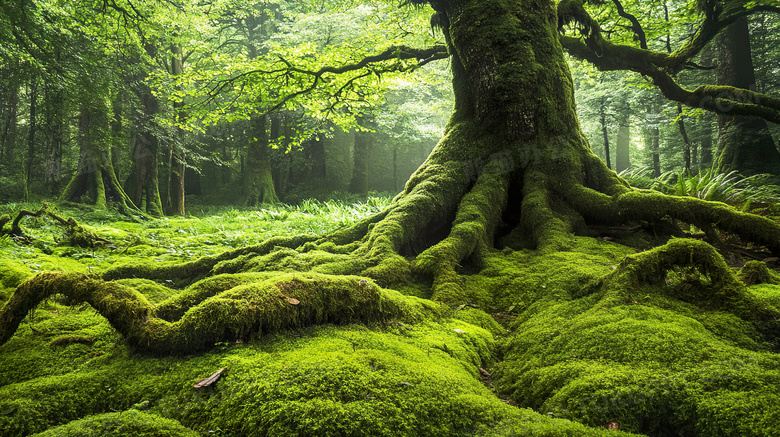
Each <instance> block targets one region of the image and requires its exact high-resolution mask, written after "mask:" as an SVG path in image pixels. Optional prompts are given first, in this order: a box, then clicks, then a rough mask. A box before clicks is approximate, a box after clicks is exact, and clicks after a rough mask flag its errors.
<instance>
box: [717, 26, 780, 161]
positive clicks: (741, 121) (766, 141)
mask: <svg viewBox="0 0 780 437" xmlns="http://www.w3.org/2000/svg"><path fill="white" fill-rule="evenodd" d="M716 43H717V48H718V70H717V80H718V85H728V86H734V87H737V88H743V89H750V90H755V89H756V77H755V72H754V70H753V59H752V54H751V50H750V32H749V31H748V19H747V18H746V17H743V18H740V19H738V20H737V21H736V22H735V23H734V24H732V25H730V26H729V27H727V28H726V29H724V30H723V31H722V32H721V33H720V34H719V35H718V37H717V38H716ZM748 103H749V102H748ZM726 109H728V108H726ZM715 168H716V169H717V171H719V172H724V173H725V172H729V171H732V170H736V171H738V172H739V173H741V174H743V175H746V176H748V175H752V174H757V173H769V174H773V175H780V152H778V151H777V147H776V146H775V142H774V139H773V138H772V134H771V133H770V132H769V129H768V128H767V124H766V121H764V119H762V118H758V117H747V116H729V115H718V156H717V159H716V163H715Z"/></svg>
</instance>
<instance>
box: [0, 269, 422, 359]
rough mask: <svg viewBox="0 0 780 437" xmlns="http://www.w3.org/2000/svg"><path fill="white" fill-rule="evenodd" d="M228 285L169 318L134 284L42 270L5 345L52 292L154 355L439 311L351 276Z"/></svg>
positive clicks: (17, 304)
mask: <svg viewBox="0 0 780 437" xmlns="http://www.w3.org/2000/svg"><path fill="white" fill-rule="evenodd" d="M223 279H224V278H223ZM224 285H227V286H229V287H230V288H227V289H225V290H222V291H218V292H216V293H202V291H203V289H202V288H201V289H197V288H196V289H195V290H194V291H193V292H192V293H190V295H189V296H188V297H190V298H192V302H187V303H197V305H196V306H193V307H189V308H185V307H184V306H183V305H181V306H178V309H179V311H178V312H177V311H174V310H173V308H174V307H177V305H175V304H173V303H168V304H167V305H164V306H163V307H162V308H161V311H160V313H161V314H160V315H163V316H168V317H170V316H179V315H180V318H178V319H177V320H175V321H168V320H164V319H162V318H160V317H159V316H158V314H157V308H155V307H154V306H153V305H151V304H150V303H149V302H148V301H147V300H146V298H144V297H143V295H141V294H140V293H138V292H137V291H136V290H135V289H133V288H130V287H127V286H124V285H121V284H118V283H116V282H106V281H102V280H100V279H98V278H96V277H94V276H89V275H85V274H82V273H58V272H46V273H40V274H38V275H37V276H35V277H34V278H32V279H30V280H28V281H26V282H25V283H24V284H22V285H21V286H19V288H18V289H17V290H16V292H15V293H14V295H13V296H12V297H11V299H10V300H9V301H8V302H7V303H6V305H5V306H4V307H3V309H2V312H0V343H4V342H6V341H8V339H9V338H10V337H11V336H12V335H13V333H14V332H15V331H16V329H17V327H18V326H19V323H21V321H22V320H23V319H24V318H25V317H26V315H27V313H28V311H29V310H31V309H33V308H35V307H36V306H37V305H38V304H39V303H40V302H41V301H42V300H44V299H46V298H47V297H49V296H51V295H53V294H62V295H64V296H66V297H67V298H68V299H70V301H71V302H72V303H78V302H87V303H89V304H90V305H91V306H92V307H93V308H95V310H97V311H98V312H99V313H100V314H101V315H102V316H103V317H105V318H106V319H107V320H108V322H109V323H110V324H111V326H112V327H113V328H114V329H116V330H117V332H119V333H120V334H121V335H122V336H123V337H124V339H125V341H126V342H127V344H128V345H130V346H132V347H134V348H137V349H139V350H141V351H144V352H147V353H153V354H180V353H188V352H193V351H198V350H203V349H206V348H209V347H212V346H213V345H214V344H215V343H217V342H223V341H234V340H238V339H244V338H247V337H249V336H252V335H262V334H265V333H268V332H275V331H278V330H282V329H288V328H294V327H301V326H307V325H313V324H321V323H336V324H341V323H352V322H359V323H365V324H369V323H372V322H379V321H383V320H388V319H394V318H401V319H404V320H408V319H412V320H414V319H415V318H422V317H423V315H428V316H430V315H433V314H435V313H436V311H437V310H436V305H435V304H433V303H430V302H425V301H422V300H419V299H414V298H407V297H404V296H402V295H400V294H399V293H397V292H393V291H387V290H383V289H381V288H379V287H377V286H376V285H375V284H373V283H371V282H369V281H367V280H365V279H361V278H359V277H354V276H352V277H349V276H338V277H334V276H327V275H317V274H287V275H274V276H272V277H270V278H268V279H265V280H259V281H251V282H244V283H242V281H240V280H239V281H237V282H234V283H232V284H231V283H230V281H228V282H227V283H223V286H224ZM219 288H220V287H217V288H216V290H213V291H217V290H219ZM199 293H200V294H199ZM198 294H199V295H198ZM196 295H197V296H196ZM201 299H202V300H201ZM177 303H178V304H181V303H183V300H179V302H177Z"/></svg>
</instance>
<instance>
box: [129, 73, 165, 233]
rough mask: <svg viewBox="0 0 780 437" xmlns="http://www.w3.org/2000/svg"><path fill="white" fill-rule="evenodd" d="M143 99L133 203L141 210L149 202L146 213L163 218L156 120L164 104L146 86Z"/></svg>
mask: <svg viewBox="0 0 780 437" xmlns="http://www.w3.org/2000/svg"><path fill="white" fill-rule="evenodd" d="M139 98H140V100H141V107H142V108H143V114H142V115H141V117H140V120H139V121H138V127H137V129H138V132H137V134H136V138H135V147H134V150H133V164H134V167H135V168H134V171H133V173H134V176H135V180H134V183H133V184H132V185H133V190H132V193H133V202H134V203H135V204H136V205H138V206H139V207H140V206H141V205H142V204H143V201H144V200H146V208H145V210H146V212H148V213H149V214H151V215H153V216H155V217H159V216H162V215H163V207H162V199H161V198H160V182H159V174H158V169H157V167H158V165H157V164H158V156H159V141H158V139H157V136H156V135H155V133H154V130H153V126H154V125H153V123H154V117H155V116H156V115H157V113H159V112H160V103H159V102H158V100H157V98H156V97H155V96H154V95H153V94H152V91H151V89H149V88H148V87H147V86H146V85H141V89H140V91H139ZM144 197H145V199H144Z"/></svg>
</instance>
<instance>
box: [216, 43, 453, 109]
mask: <svg viewBox="0 0 780 437" xmlns="http://www.w3.org/2000/svg"><path fill="white" fill-rule="evenodd" d="M448 56H449V54H448V53H447V48H446V47H445V46H442V45H437V46H433V47H429V48H425V49H416V48H411V47H405V46H393V47H390V48H388V49H386V50H385V51H383V52H382V53H379V54H376V55H371V56H366V57H365V58H363V59H361V60H360V61H358V62H354V63H351V64H345V65H341V66H326V67H322V68H320V69H319V70H307V69H303V68H298V67H296V66H294V65H293V64H292V63H291V62H289V61H287V60H286V59H284V58H282V57H279V62H280V63H281V64H283V66H282V67H280V68H275V69H271V70H264V69H256V70H250V71H247V72H244V73H241V74H238V75H236V76H233V77H231V78H229V79H224V80H220V81H219V82H218V83H216V84H215V85H213V86H212V87H211V88H210V90H209V93H208V94H209V95H208V97H207V98H206V99H204V100H203V101H202V102H200V105H204V104H208V103H210V102H212V101H214V100H215V99H216V98H217V96H218V95H219V94H220V93H221V92H222V91H224V90H225V89H227V88H228V87H231V86H233V85H234V84H236V83H238V82H241V81H243V80H245V79H247V78H248V77H250V76H254V75H265V76H275V77H277V78H282V77H284V78H291V77H292V76H293V75H302V76H304V77H309V78H310V79H309V85H307V86H305V87H303V88H302V89H300V90H298V91H296V92H293V93H290V94H287V95H286V96H283V97H281V98H280V99H279V101H278V102H277V103H275V104H274V105H272V106H270V107H269V108H268V109H266V110H265V111H263V113H262V114H261V115H266V114H269V113H271V112H274V111H276V110H279V109H280V108H282V107H284V106H285V105H286V104H287V103H288V102H290V101H291V100H293V99H295V98H297V97H299V96H301V95H304V94H308V93H310V92H312V91H313V90H314V89H316V88H317V87H318V86H319V85H320V84H321V83H323V82H325V80H324V77H325V76H326V75H329V74H334V75H340V74H345V73H350V72H354V71H359V70H362V69H369V66H372V65H374V64H381V63H384V62H388V61H397V62H396V63H391V64H388V65H385V66H382V67H375V68H370V69H369V73H370V74H377V75H381V74H383V73H389V72H403V71H411V70H414V69H417V68H419V67H421V66H423V65H425V64H428V63H430V62H432V61H435V60H439V59H445V58H447V57H448ZM407 60H416V61H417V62H416V63H413V64H406V63H402V62H401V61H407ZM367 75H368V74H362V75H361V77H365V76H367ZM343 90H344V87H342V89H340V90H339V91H337V92H336V93H335V94H334V95H338V94H340V93H341V92H343Z"/></svg>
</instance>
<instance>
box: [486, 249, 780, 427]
mask: <svg viewBox="0 0 780 437" xmlns="http://www.w3.org/2000/svg"><path fill="white" fill-rule="evenodd" d="M773 287H774V286H773ZM775 288H777V287H775ZM580 294H581V297H576V296H574V297H573V298H571V299H567V300H560V301H558V302H549V301H548V302H545V301H538V302H536V303H535V304H534V305H531V306H530V307H528V309H526V310H525V311H524V312H523V313H522V314H521V315H520V317H518V318H517V319H516V320H515V322H514V324H513V325H512V330H513V332H514V333H515V335H513V336H512V337H511V338H509V339H508V340H507V341H506V342H505V348H506V353H505V360H504V361H503V362H502V363H501V364H500V366H499V368H498V369H497V371H496V377H497V378H496V380H497V387H498V388H499V390H500V391H502V392H504V393H506V394H507V395H508V396H509V397H510V398H511V399H513V400H515V401H516V402H517V403H518V404H521V405H526V406H529V407H531V408H533V409H535V410H537V411H540V412H547V413H549V414H551V415H553V416H555V417H562V418H567V419H570V420H574V421H577V422H580V423H584V424H587V425H591V426H603V425H604V424H607V423H610V422H616V423H619V424H620V429H621V430H628V431H633V432H638V433H644V434H647V435H653V436H698V435H707V436H727V435H739V436H764V435H777V434H776V433H777V427H776V423H777V418H778V415H779V414H780V410H778V408H777V407H776V406H775V407H768V405H780V404H777V403H776V402H777V400H778V399H777V398H778V395H777V394H776V393H777V389H776V388H777V387H778V384H780V364H778V363H780V361H778V354H777V350H778V347H777V346H778V344H777V341H778V338H777V335H776V332H777V327H776V326H777V323H778V312H777V311H776V310H775V309H774V308H772V307H771V306H770V305H768V304H767V303H766V302H765V301H762V300H761V299H756V297H755V295H754V294H752V293H750V292H748V291H747V290H745V289H744V286H742V285H741V284H740V283H739V282H738V281H737V280H736V276H735V275H734V273H733V272H732V271H731V270H730V269H729V268H728V267H727V266H725V263H723V261H722V259H721V258H720V257H718V256H717V253H715V251H714V249H712V248H711V247H710V246H708V245H706V244H703V243H700V242H695V241H693V240H678V241H672V242H670V243H669V244H667V245H665V246H662V247H659V248H657V249H654V250H651V251H648V252H645V253H641V254H637V255H634V256H629V257H627V258H626V259H625V260H623V261H622V262H621V263H620V264H619V265H618V266H617V267H616V268H615V270H614V271H613V272H612V273H610V274H609V275H607V276H604V277H602V278H599V279H598V280H597V281H594V282H591V283H587V284H585V285H583V286H582V287H581V292H580ZM737 418H739V419H738V420H737Z"/></svg>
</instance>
